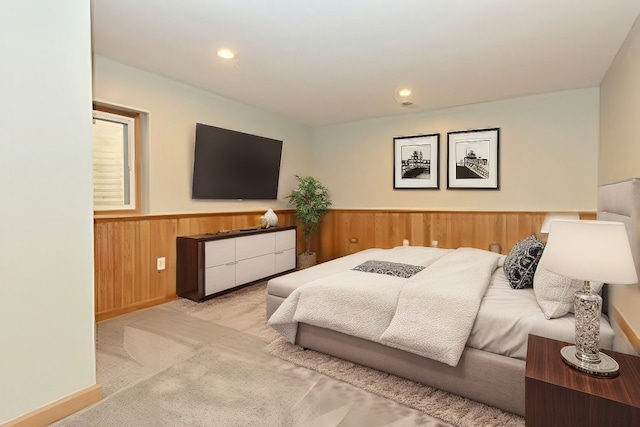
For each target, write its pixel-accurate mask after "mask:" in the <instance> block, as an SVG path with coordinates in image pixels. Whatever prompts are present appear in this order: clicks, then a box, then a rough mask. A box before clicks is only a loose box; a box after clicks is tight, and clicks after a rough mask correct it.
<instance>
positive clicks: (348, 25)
mask: <svg viewBox="0 0 640 427" xmlns="http://www.w3.org/2000/svg"><path fill="white" fill-rule="evenodd" d="M638 14H640V0H93V48H94V52H95V53H97V54H99V55H102V56H105V57H108V58H111V59H113V60H116V61H119V62H122V63H125V64H128V65H131V66H133V67H136V68H139V69H142V70H147V71H150V72H153V73H156V74H159V75H163V76H166V77H169V78H171V79H174V80H178V81H181V82H184V83H187V84H189V85H192V86H195V87H198V88H201V89H205V90H207V91H210V92H213V93H216V94H219V95H222V96H224V97H227V98H230V99H233V100H236V101H240V102H242V103H245V104H249V105H253V106H256V107H259V108H262V109H265V110H269V111H273V112H275V113H278V114H281V115H283V116H286V117H289V118H292V119H294V120H297V121H299V122H301V123H305V124H308V125H312V126H318V125H325V124H331V123H338V122H347V121H353V120H359V119H365V118H372V117H380V116H389V115H394V114H406V113H413V112H417V111H426V110H433V109H439V108H444V107H450V106H456V105H464V104H471V103H477V102H484V101H491V100H496V99H504V98H510V97H516V96H522V95H529V94H535V93H543V92H552V91H559V90H566V89H577V88H585V87H596V86H598V85H599V84H600V82H601V80H602V78H603V77H604V74H605V73H606V71H607V69H608V67H609V65H610V64H611V61H612V60H613V58H614V56H615V55H616V53H617V51H618V49H619V48H620V46H621V45H622V43H623V41H624V39H625V37H626V35H627V33H628V32H629V30H630V28H631V26H632V25H633V23H634V21H635V20H636V18H637V17H638ZM220 47H229V48H231V49H234V50H235V51H237V52H238V53H239V57H238V60H237V62H231V63H229V62H225V61H224V60H222V59H219V58H218V57H217V56H216V51H217V49H218V48H220ZM401 85H408V86H410V87H411V88H412V89H413V93H414V95H413V102H414V105H413V106H412V107H411V108H407V107H401V106H400V105H399V104H398V103H397V102H396V101H395V99H394V91H395V89H396V88H397V87H398V86H401Z"/></svg>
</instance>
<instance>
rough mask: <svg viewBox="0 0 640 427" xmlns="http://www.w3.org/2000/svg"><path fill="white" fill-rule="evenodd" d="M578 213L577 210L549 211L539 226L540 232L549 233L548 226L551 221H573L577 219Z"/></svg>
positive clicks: (578, 217)
mask: <svg viewBox="0 0 640 427" xmlns="http://www.w3.org/2000/svg"><path fill="white" fill-rule="evenodd" d="M579 219H580V214H578V213H577V212H549V213H547V215H545V217H544V221H542V227H540V234H549V227H550V226H551V221H573V220H576V221H577V220H579Z"/></svg>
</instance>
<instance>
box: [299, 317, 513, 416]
mask: <svg viewBox="0 0 640 427" xmlns="http://www.w3.org/2000/svg"><path fill="white" fill-rule="evenodd" d="M296 344H297V345H299V346H301V347H303V348H307V349H311V350H315V351H318V352H321V353H325V354H329V355H331V356H335V357H339V358H341V359H345V360H348V361H351V362H355V363H358V364H361V365H364V366H368V367H370V368H374V369H378V370H380V371H384V372H388V373H390V374H394V375H397V376H399V377H402V378H406V379H408V380H412V381H415V382H418V383H420V384H424V385H427V386H431V387H435V388H437V389H440V390H444V391H448V392H450V393H453V394H457V395H459V396H463V397H466V398H469V399H472V400H475V401H477V402H481V403H484V404H486V405H490V406H495V407H496V408H500V409H502V410H505V411H508V412H511V413H514V414H517V415H522V416H524V408H525V362H524V361H522V360H518V359H513V358H510V357H506V356H501V355H497V354H493V353H489V352H486V351H481V350H477V349H474V348H469V347H466V348H465V350H464V352H463V353H462V357H461V358H460V362H459V363H458V365H457V366H456V367H452V366H449V365H447V364H444V363H441V362H436V361H434V360H431V359H427V358H424V357H421V356H418V355H416V354H413V353H408V352H406V351H402V350H398V349H395V348H391V347H387V346H385V345H382V344H378V343H375V342H372V341H367V340H365V339H362V338H358V337H353V336H350V335H346V334H343V333H341V332H336V331H332V330H329V329H324V328H319V327H317V326H312V325H308V324H305V323H300V324H298V334H297V337H296Z"/></svg>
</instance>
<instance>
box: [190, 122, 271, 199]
mask: <svg viewBox="0 0 640 427" xmlns="http://www.w3.org/2000/svg"><path fill="white" fill-rule="evenodd" d="M281 154H282V141H278V140H276V139H271V138H265V137H262V136H256V135H250V134H247V133H242V132H237V131H233V130H228V129H222V128H219V127H215V126H209V125H205V124H202V123H196V138H195V151H194V159H193V187H192V198H193V199H263V200H274V199H277V197H278V178H279V176H280V157H281Z"/></svg>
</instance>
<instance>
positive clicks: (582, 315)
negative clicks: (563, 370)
mask: <svg viewBox="0 0 640 427" xmlns="http://www.w3.org/2000/svg"><path fill="white" fill-rule="evenodd" d="M543 264H544V267H545V268H546V269H547V270H549V271H552V272H554V273H556V274H560V275H562V276H567V277H570V278H572V279H577V280H582V281H584V286H583V288H582V290H581V291H578V292H576V294H575V297H574V312H575V325H576V337H575V341H576V345H571V346H566V347H563V348H562V349H561V350H560V355H561V357H562V360H563V361H564V362H565V363H567V364H568V365H569V366H571V367H573V368H575V369H577V370H579V371H582V372H584V373H587V374H589V375H594V376H598V377H615V376H617V375H618V373H619V366H618V363H617V362H616V361H615V360H614V359H613V358H612V357H610V356H608V355H606V354H604V353H601V352H600V351H599V344H600V313H601V310H602V297H600V295H598V294H596V293H591V289H590V285H589V282H590V281H596V282H604V283H608V284H620V285H624V284H632V283H636V282H637V281H638V276H637V273H636V269H635V264H634V262H633V256H632V255H631V248H630V246H629V238H628V237H627V231H626V229H625V226H624V224H623V223H621V222H612V221H552V222H551V223H550V226H549V239H548V242H547V245H546V247H545V256H544V261H543Z"/></svg>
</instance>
